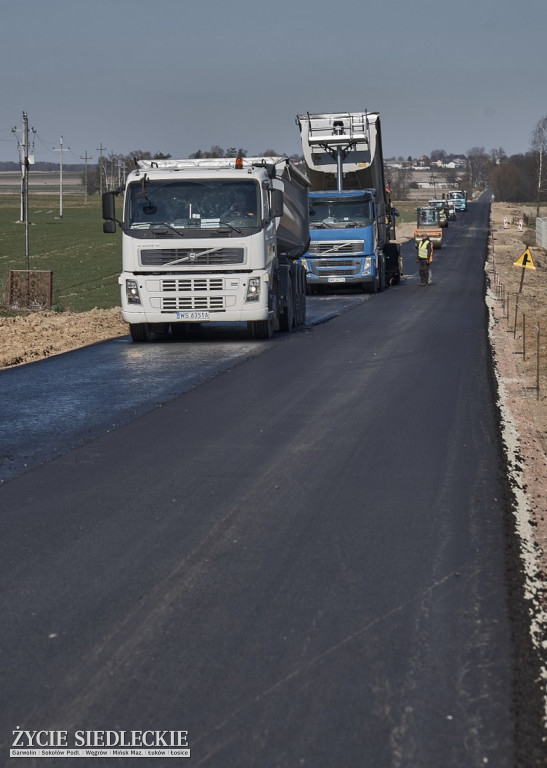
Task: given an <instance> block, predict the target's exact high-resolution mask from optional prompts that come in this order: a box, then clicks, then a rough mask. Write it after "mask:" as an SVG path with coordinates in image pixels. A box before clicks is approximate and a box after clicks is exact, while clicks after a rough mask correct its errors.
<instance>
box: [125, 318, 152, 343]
mask: <svg viewBox="0 0 547 768" xmlns="http://www.w3.org/2000/svg"><path fill="white" fill-rule="evenodd" d="M129 333H130V334H131V338H132V339H133V341H138V342H141V341H150V339H151V338H152V333H151V332H150V327H149V325H148V323H131V325H130V326H129Z"/></svg>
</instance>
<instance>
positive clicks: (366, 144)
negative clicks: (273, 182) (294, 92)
mask: <svg viewBox="0 0 547 768" xmlns="http://www.w3.org/2000/svg"><path fill="white" fill-rule="evenodd" d="M296 123H297V125H298V126H299V129H300V136H301V139H302V151H303V155H304V161H305V164H306V173H307V175H308V178H309V179H310V182H311V190H310V247H309V250H308V252H307V253H306V254H304V256H303V257H302V258H301V263H302V265H303V266H304V268H305V269H306V282H307V287H308V292H309V293H316V292H318V291H319V290H325V289H328V288H329V287H330V288H334V287H336V286H340V285H348V286H358V287H360V288H361V289H362V290H363V291H365V292H370V293H376V292H377V291H381V290H383V289H384V287H385V286H386V285H392V284H395V283H398V282H399V281H400V279H401V276H402V258H401V253H400V248H399V246H398V245H397V244H396V243H394V242H393V240H394V239H395V215H396V211H395V209H394V208H393V206H392V204H391V195H390V189H389V187H388V186H387V185H386V183H385V179H384V162H383V152H382V137H381V127H380V115H379V114H378V113H368V112H343V113H324V114H313V115H312V114H310V113H307V114H305V115H297V117H296Z"/></svg>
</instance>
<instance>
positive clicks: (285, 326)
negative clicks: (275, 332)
mask: <svg viewBox="0 0 547 768" xmlns="http://www.w3.org/2000/svg"><path fill="white" fill-rule="evenodd" d="M293 325H294V294H293V289H292V281H291V280H290V279H289V284H288V289H287V303H286V304H285V306H284V307H283V311H282V312H281V314H280V315H279V330H280V331H292V329H293Z"/></svg>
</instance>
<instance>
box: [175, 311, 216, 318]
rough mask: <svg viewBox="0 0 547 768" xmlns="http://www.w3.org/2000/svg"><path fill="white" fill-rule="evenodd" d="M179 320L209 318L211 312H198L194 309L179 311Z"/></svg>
mask: <svg viewBox="0 0 547 768" xmlns="http://www.w3.org/2000/svg"><path fill="white" fill-rule="evenodd" d="M177 320H209V312H206V311H203V312H197V311H193V310H187V311H185V312H177Z"/></svg>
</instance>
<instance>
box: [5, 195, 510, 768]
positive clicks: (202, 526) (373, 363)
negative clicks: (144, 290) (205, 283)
mask: <svg viewBox="0 0 547 768" xmlns="http://www.w3.org/2000/svg"><path fill="white" fill-rule="evenodd" d="M487 233H488V207H487V206H486V205H484V206H482V205H480V204H476V205H473V206H471V207H470V210H469V211H468V213H467V215H465V214H463V215H461V216H460V220H459V221H458V222H455V223H454V224H451V225H450V226H449V228H448V231H447V233H446V247H445V248H443V250H442V252H441V253H440V254H438V258H437V259H436V262H435V266H434V284H433V285H432V286H430V287H425V288H422V287H420V286H418V285H417V277H416V274H415V264H414V258H413V253H412V248H411V247H410V248H409V249H408V256H407V259H406V261H407V267H406V271H407V273H408V276H407V277H406V279H405V280H404V281H403V283H402V284H401V285H399V286H396V287H394V288H391V289H389V290H387V291H385V292H384V293H382V294H379V295H376V296H370V297H355V298H356V301H355V302H354V303H355V306H353V307H352V306H351V301H352V298H351V297H347V299H346V298H343V297H338V298H337V299H336V300H337V301H341V302H346V300H347V302H349V303H350V304H349V305H346V304H344V306H346V308H347V306H349V307H350V308H349V309H348V311H344V312H342V313H341V314H339V315H338V316H337V317H335V318H334V319H332V320H331V321H330V322H327V323H321V324H318V325H314V326H311V327H309V328H308V329H307V330H305V331H304V332H300V333H296V334H292V335H290V336H287V335H286V336H283V337H279V338H277V339H275V340H274V341H272V342H267V343H266V344H265V345H262V346H259V347H257V345H256V342H251V341H248V340H246V339H244V338H243V336H242V338H241V339H239V340H238V339H229V338H227V339H224V338H220V337H217V336H215V334H213V337H214V338H212V339H210V340H209V341H208V342H207V343H201V342H196V341H192V342H191V343H190V344H189V345H188V347H189V351H188V354H189V355H191V356H192V360H193V364H192V366H190V367H187V366H186V365H183V366H182V368H181V369H180V371H179V372H178V373H177V372H176V371H177V369H176V366H173V365H172V364H171V363H172V361H173V359H176V361H177V362H180V356H181V352H184V350H185V345H184V344H174V343H173V344H163V343H159V344H151V345H132V344H130V343H128V342H127V341H126V340H121V341H116V342H111V343H109V344H107V345H98V346H96V347H93V348H91V349H90V350H82V351H81V352H78V353H74V354H73V353H71V354H70V355H63V356H60V357H59V358H56V359H52V360H49V361H46V362H45V363H43V364H42V363H40V364H32V365H31V366H24V367H22V368H20V369H14V370H13V371H6V372H4V373H3V374H2V376H0V382H1V383H2V387H5V389H4V391H5V392H6V393H11V392H12V391H15V390H16V388H17V387H19V388H20V389H19V395H15V396H14V398H15V399H13V400H9V397H8V400H7V407H6V400H4V408H5V409H6V413H5V414H4V416H5V419H4V418H3V423H4V425H6V424H7V425H8V427H9V429H8V430H7V431H8V434H7V437H5V438H3V441H4V439H6V445H7V446H8V447H7V448H4V447H3V448H2V453H3V454H4V459H5V461H4V467H5V472H6V475H5V478H4V479H5V480H6V482H4V484H3V485H2V486H0V507H1V510H2V512H1V514H2V530H3V535H2V537H1V540H0V579H1V585H2V592H1V594H2V631H1V636H0V660H1V661H0V689H1V690H2V698H3V702H4V706H3V707H2V710H1V713H0V738H1V742H2V743H1V746H2V751H1V752H0V754H1V757H2V760H1V762H2V764H6V765H7V764H8V762H10V759H9V757H8V747H9V745H10V744H11V739H12V735H11V734H12V731H14V730H15V729H16V728H17V727H20V728H21V729H29V730H38V729H52V730H59V729H61V730H66V731H68V733H69V734H73V733H74V732H75V731H76V730H102V729H105V730H121V729H125V730H169V729H172V730H186V731H188V742H189V746H190V748H191V753H192V757H191V764H192V765H200V766H201V765H207V766H215V767H216V766H218V767H219V768H220V767H222V768H225V767H226V766H229V767H231V766H241V767H242V768H249V766H260V768H264V767H268V766H280V767H281V768H285V767H286V766H300V765H303V766H313V768H320V767H321V766H336V768H338V767H340V766H364V767H365V768H368V766H370V768H384V766H385V768H388V767H389V768H393V767H396V768H397V767H399V766H409V768H410V767H412V768H418V767H420V768H421V767H422V766H423V767H424V768H432V767H433V766H435V768H437V766H439V767H440V766H442V768H450V767H452V766H453V767H454V768H462V766H465V767H466V768H469V767H470V766H483V765H491V766H496V768H505V767H507V768H510V767H511V768H512V766H513V765H514V764H515V763H514V759H515V744H514V736H513V733H514V729H515V713H514V711H513V708H512V700H513V697H514V685H515V684H514V679H513V677H514V676H513V668H512V653H513V646H512V633H511V621H510V615H509V608H508V605H509V603H508V595H507V581H506V563H505V537H506V515H507V509H506V502H505V500H504V482H503V466H502V459H501V454H500V449H499V445H498V437H497V435H498V431H497V413H496V409H495V405H494V394H493V391H492V386H491V379H490V365H489V349H488V342H487V333H486V329H485V323H486V313H485V307H484V276H483V263H484V253H485V247H486V240H487ZM329 301H331V300H330V297H320V298H318V299H314V302H312V303H311V304H312V306H313V307H316V308H317V307H325V306H327V305H328V304H329ZM332 306H334V305H332ZM317 311H318V313H319V314H320V313H321V311H324V310H317ZM208 344H210V345H212V346H213V347H214V349H213V350H211V349H209V350H208V349H207V346H208ZM238 344H239V345H240V346H238ZM211 351H212V353H213V354H212V356H210V355H209V352H211ZM86 355H89V357H87V361H88V362H87V369H85V367H84V369H83V370H86V372H85V373H80V374H78V375H77V376H76V382H74V381H73V380H72V379H70V376H71V375H72V374H71V373H70V371H71V369H72V367H73V365H74V366H78V365H79V362H78V361H79V360H83V361H84V363H85V360H86ZM223 355H224V357H223V358H222V360H221V359H220V358H221V357H222V356H223ZM219 366H220V367H219ZM145 371H146V372H145ZM18 377H20V378H18ZM25 377H28V378H26V380H25ZM69 379H70V381H71V384H70V386H69V387H68V388H67V389H65V388H64V387H65V384H64V382H66V381H67V380H69ZM6 382H7V384H6ZM101 382H103V383H104V382H108V387H107V388H106V389H102V384H101ZM25 387H26V390H25ZM96 387H98V388H99V390H98V391H99V394H98V395H97V396H95V395H93V394H92V391H93V390H95V388H96ZM117 389H118V390H121V391H119V392H118V393H117V394H116V390H117ZM25 391H26V395H24V394H23V393H24V392H25ZM139 391H142V392H144V393H145V395H146V396H145V397H141V398H139V396H138V393H139ZM41 392H42V394H43V393H46V394H45V395H43V396H44V397H45V398H46V399H45V400H43V399H41V394H40V393H41ZM56 392H61V393H64V394H63V395H62V396H60V397H59V400H58V401H56V400H55V393H56ZM179 392H182V393H183V394H179ZM107 393H110V394H107ZM71 398H72V400H71ZM160 403H161V404H162V405H161V407H154V406H157V405H158V404H160ZM78 409H80V410H81V411H82V413H81V415H78ZM114 427H115V428H114ZM25 431H26V433H27V434H26V436H24V435H23V433H24V432H25ZM18 432H19V433H20V434H19V435H18V434H17V433H18ZM14 433H15V434H14ZM33 439H34V440H35V442H36V443H37V444H38V445H39V446H41V447H37V448H36V447H34V448H33V447H32V446H29V445H27V448H24V445H25V440H26V441H27V444H28V443H29V442H32V440H33ZM3 445H4V442H3ZM42 449H43V450H42ZM25 450H27V454H24V451H25ZM25 455H26V456H27V459H28V461H27V462H25V461H24V456H25ZM51 457H55V458H51ZM48 459H51V460H48ZM41 461H42V462H43V463H41V464H40V462H41ZM25 463H26V464H27V466H26V467H25V466H24V464H25ZM86 762H87V761H86V760H85V759H84V760H83V762H80V761H78V762H77V763H76V765H78V766H79V765H82V766H83V765H85V764H86ZM10 764H11V762H10ZM34 764H36V765H38V766H41V768H45V766H47V765H49V764H51V765H58V764H59V763H58V761H54V760H51V761H50V760H47V759H41V760H36V761H34V762H33V761H32V760H25V761H23V762H22V763H20V765H25V766H27V765H28V766H30V765H34ZM69 764H70V761H68V760H65V761H64V762H63V765H69ZM93 764H94V763H93ZM123 764H124V765H130V764H136V765H144V764H146V761H145V762H144V763H143V762H136V761H133V762H132V761H130V760H125V762H123ZM150 764H151V765H154V766H160V765H172V764H173V763H172V761H171V760H167V759H166V760H163V761H162V760H161V759H155V760H153V761H152V760H151V761H150ZM189 764H190V762H189Z"/></svg>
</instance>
